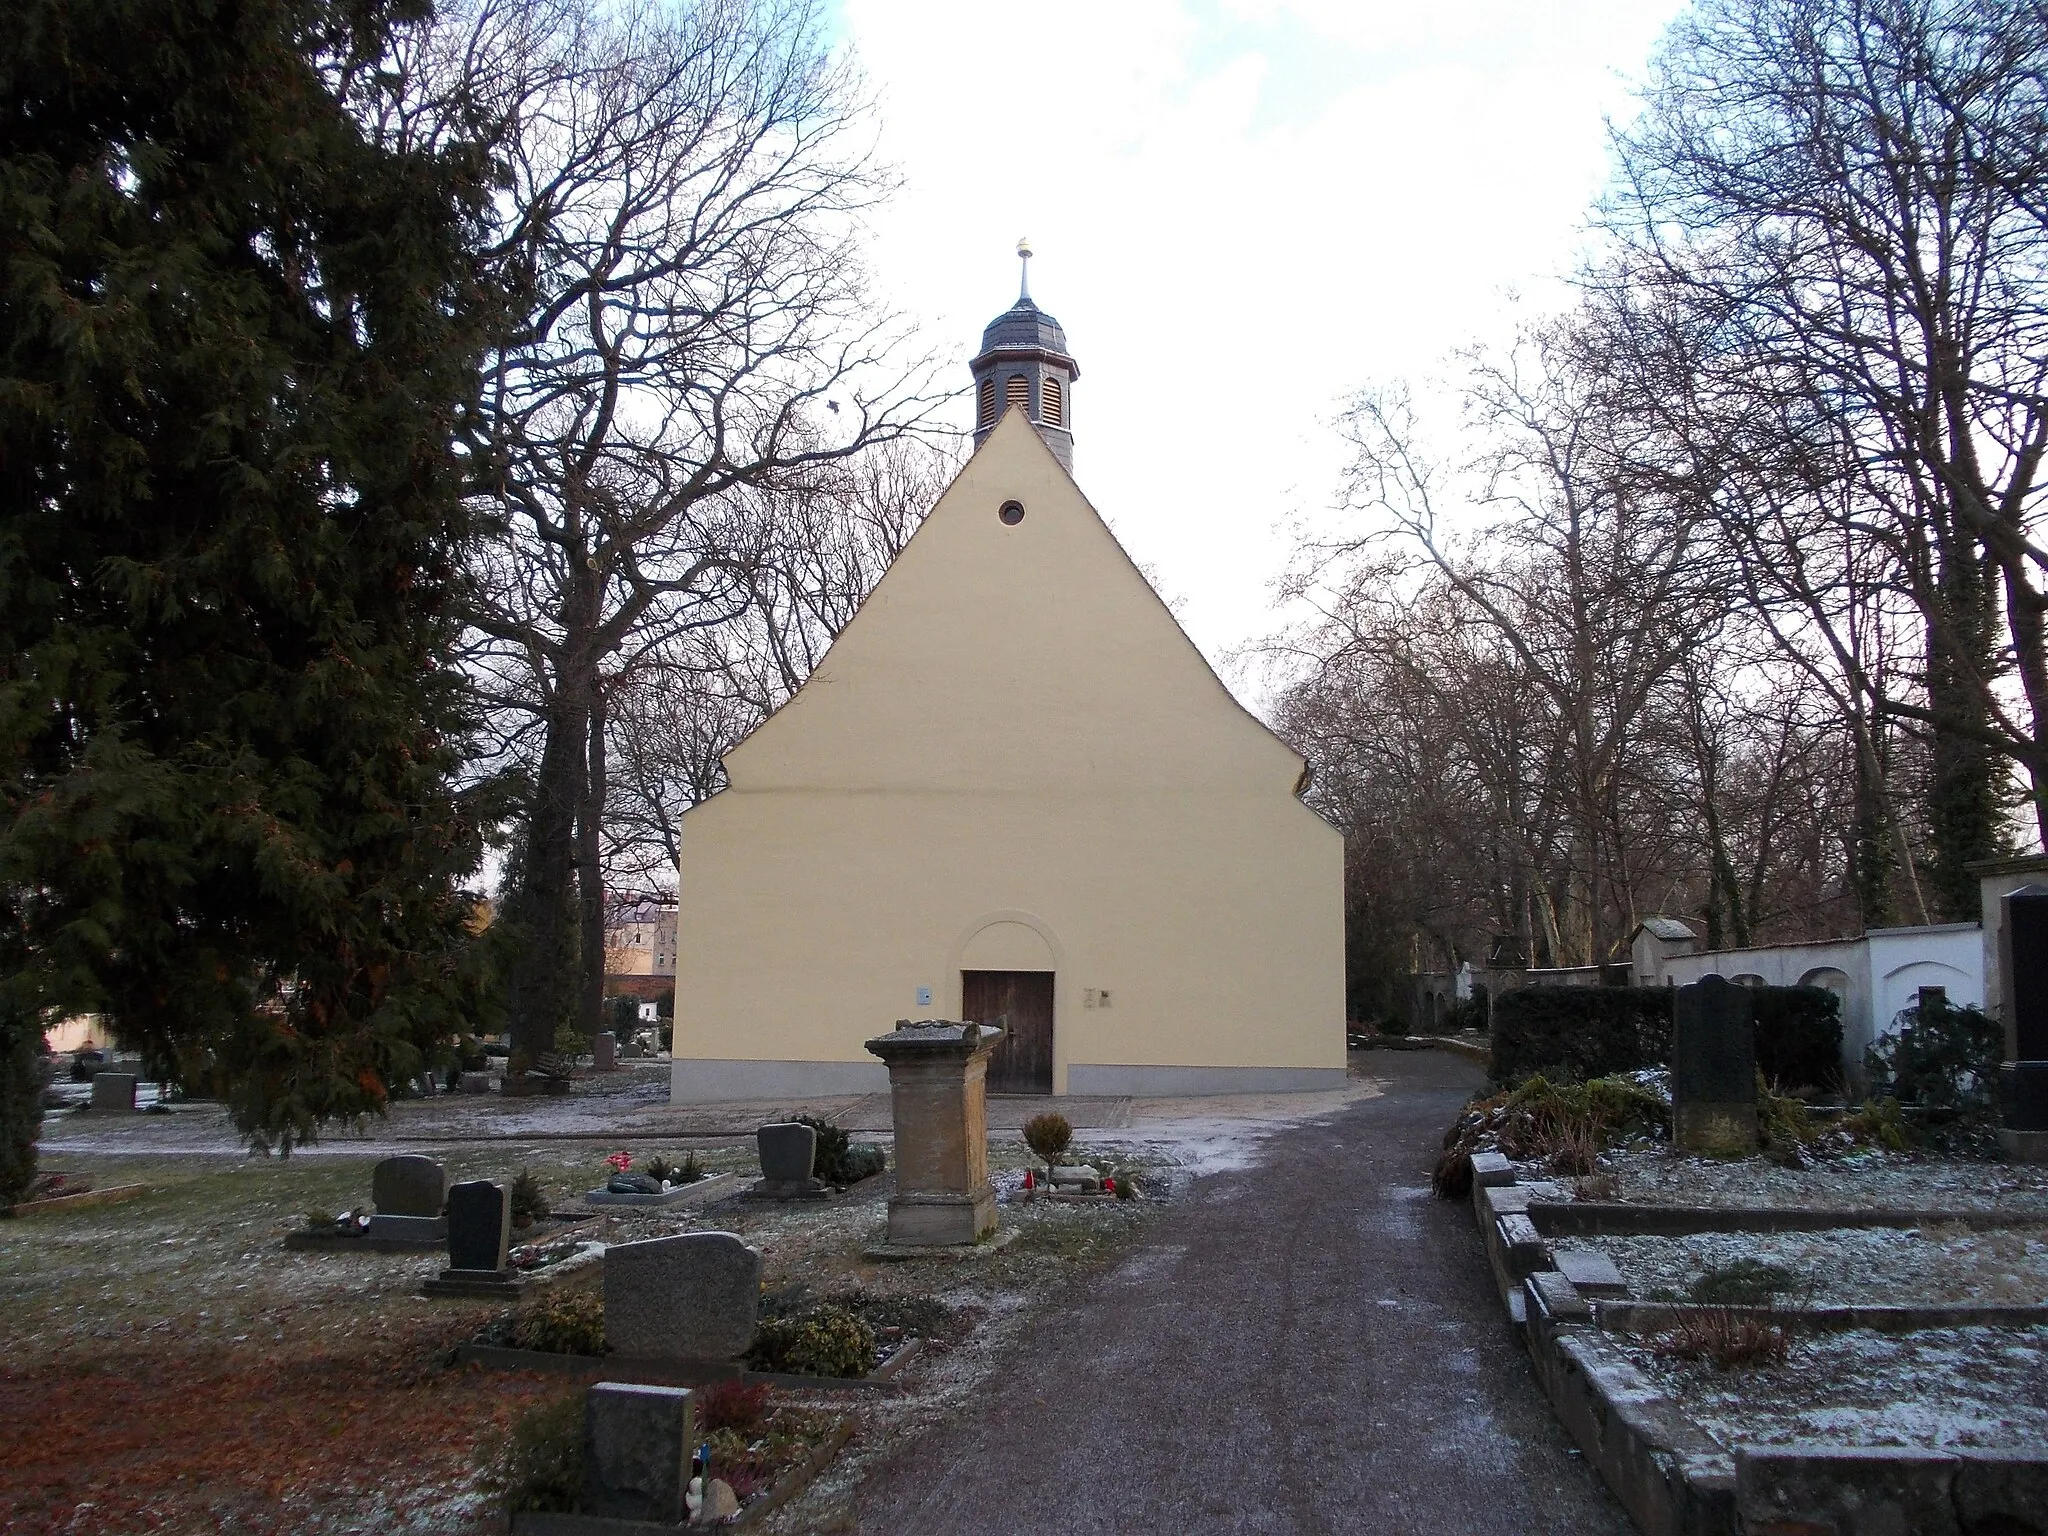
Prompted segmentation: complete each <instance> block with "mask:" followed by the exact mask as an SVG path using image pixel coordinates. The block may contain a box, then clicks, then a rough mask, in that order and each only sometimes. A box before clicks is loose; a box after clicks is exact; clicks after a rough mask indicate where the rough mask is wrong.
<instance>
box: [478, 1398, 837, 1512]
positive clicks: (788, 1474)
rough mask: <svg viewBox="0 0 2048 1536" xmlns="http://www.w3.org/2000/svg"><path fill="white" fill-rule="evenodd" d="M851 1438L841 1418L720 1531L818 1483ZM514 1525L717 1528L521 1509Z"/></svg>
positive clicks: (769, 1508) (771, 1507)
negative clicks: (819, 1477) (764, 1491)
mask: <svg viewBox="0 0 2048 1536" xmlns="http://www.w3.org/2000/svg"><path fill="white" fill-rule="evenodd" d="M852 1438H853V1420H852V1419H850V1418H844V1417H842V1418H841V1419H840V1420H839V1421H838V1422H837V1423H835V1424H834V1425H833V1426H832V1429H831V1431H830V1432H829V1433H828V1434H827V1435H826V1436H825V1438H824V1440H822V1441H821V1442H819V1443H818V1444H817V1445H814V1446H812V1447H811V1448H810V1450H808V1451H807V1452H805V1453H804V1459H803V1460H802V1461H800V1462H797V1463H796V1464H795V1465H793V1466H791V1467H790V1468H788V1469H787V1470H786V1471H785V1472H784V1473H783V1474H782V1476H780V1477H778V1478H777V1479H775V1481H774V1482H773V1483H772V1484H770V1485H769V1488H768V1491H767V1493H765V1494H763V1495H762V1496H761V1497H760V1498H758V1499H756V1500H755V1501H754V1502H753V1503H751V1504H749V1505H747V1506H746V1508H744V1509H742V1510H741V1511H740V1512H739V1513H738V1514H737V1515H735V1516H733V1517H732V1518H731V1519H730V1520H726V1521H722V1522H720V1524H719V1525H718V1526H717V1527H716V1529H719V1530H726V1531H736V1530H743V1529H745V1528H746V1527H747V1526H750V1525H753V1524H755V1523H756V1522H758V1521H761V1520H765V1519H767V1518H768V1516H769V1515H771V1514H773V1513H774V1512H775V1511H776V1510H778V1509H780V1508H782V1506H783V1505H785V1504H787V1503H788V1502H789V1501H790V1500H792V1499H794V1498H795V1497H796V1496H797V1495H798V1494H800V1493H802V1492H803V1491H804V1490H805V1489H806V1488H809V1487H810V1486H811V1484H812V1483H814V1482H816V1481H817V1480H818V1474H819V1473H821V1472H823V1471H824V1470H825V1469H826V1468H827V1467H829V1466H831V1465H832V1463H833V1461H834V1460H835V1459H836V1458H837V1457H838V1455H839V1453H840V1451H841V1450H843V1449H844V1448H845V1446H846V1442H847V1441H849V1440H851V1439H852ZM511 1527H512V1536H677V1533H679V1532H682V1531H690V1530H710V1529H713V1527H710V1526H692V1525H664V1524H662V1523H661V1522H660V1521H658V1520H623V1519H619V1518H617V1517H615V1516H611V1515H569V1514H553V1513H541V1512H538V1511H529V1510H521V1511H520V1512H519V1513H518V1514H516V1515H514V1516H513V1517H512V1521H511Z"/></svg>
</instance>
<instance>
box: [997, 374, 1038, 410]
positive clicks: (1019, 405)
mask: <svg viewBox="0 0 2048 1536" xmlns="http://www.w3.org/2000/svg"><path fill="white" fill-rule="evenodd" d="M1003 409H1004V410H1007V411H1023V412H1025V413H1026V414H1029V412H1030V410H1031V381H1030V380H1029V379H1027V378H1026V377H1025V376H1024V375H1023V374H1021V373H1013V374H1011V375H1010V376H1009V377H1008V378H1007V379H1005V380H1004V381H1003Z"/></svg>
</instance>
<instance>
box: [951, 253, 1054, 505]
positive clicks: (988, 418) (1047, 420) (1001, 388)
mask: <svg viewBox="0 0 2048 1536" xmlns="http://www.w3.org/2000/svg"><path fill="white" fill-rule="evenodd" d="M1017 262H1018V268H1019V271H1018V279H1017V302H1016V303H1015V304H1013V305H1011V306H1010V307H1009V308H1008V309H1006V310H1004V311H1003V312H1002V313H1001V314H1000V315H997V316H996V317H995V319H993V320H991V321H990V322H989V323H988V328H987V329H986V330H984V331H983V332H982V333H981V353H980V355H979V356H977V357H976V358H975V359H974V361H973V362H971V363H969V364H968V367H969V368H970V369H971V370H972V371H973V374H974V443H975V446H976V447H980V446H981V441H982V439H983V438H985V437H987V436H988V434H989V433H990V431H992V430H993V429H994V427H995V424H996V422H997V420H998V419H999V418H1000V417H1001V416H1002V414H1003V413H1004V412H1005V411H1010V410H1021V411H1023V412H1024V414H1025V415H1026V416H1027V417H1029V418H1030V420H1031V424H1032V425H1033V426H1035V427H1037V428H1038V435H1039V436H1040V437H1042V438H1044V439H1045V442H1046V446H1047V447H1049V448H1051V449H1052V451H1053V457H1055V458H1057V459H1058V460H1059V461H1060V464H1061V466H1062V467H1063V468H1064V469H1065V470H1066V471H1067V473H1068V474H1072V473H1073V472H1074V430H1073V409H1074V401H1073V385H1074V380H1076V379H1078V378H1079V377H1080V376H1081V369H1080V365H1079V364H1077V363H1076V362H1075V361H1074V359H1073V358H1072V357H1071V356H1070V355H1069V354H1068V352H1067V333H1066V332H1065V331H1063V330H1061V329H1060V323H1059V321H1057V320H1055V319H1053V317H1052V316H1051V315H1048V314H1047V313H1046V312H1045V311H1044V310H1042V309H1040V308H1039V307H1038V306H1037V305H1036V304H1034V303H1032V302H1031V242H1030V241H1028V240H1019V241H1018V242H1017Z"/></svg>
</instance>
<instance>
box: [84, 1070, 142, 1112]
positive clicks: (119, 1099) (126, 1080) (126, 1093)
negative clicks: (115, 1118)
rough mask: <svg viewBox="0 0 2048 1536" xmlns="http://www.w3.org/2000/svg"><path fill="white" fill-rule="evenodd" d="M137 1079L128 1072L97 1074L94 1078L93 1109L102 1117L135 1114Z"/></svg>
mask: <svg viewBox="0 0 2048 1536" xmlns="http://www.w3.org/2000/svg"><path fill="white" fill-rule="evenodd" d="M135 1083H136V1079H135V1078H133V1077H131V1076H130V1075H129V1074H128V1073H126V1072H95V1073H94V1074H93V1078H92V1107H93V1110H94V1112H95V1113H97V1114H102V1115H132V1114H134V1113H135Z"/></svg>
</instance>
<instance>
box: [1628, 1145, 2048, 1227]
mask: <svg viewBox="0 0 2048 1536" xmlns="http://www.w3.org/2000/svg"><path fill="white" fill-rule="evenodd" d="M1601 1166H1602V1167H1603V1168H1604V1169H1606V1170H1607V1171H1609V1172H1611V1173H1613V1174H1615V1175H1616V1176H1617V1177H1618V1178H1619V1179H1620V1181H1621V1194H1620V1198H1621V1199H1623V1200H1627V1201H1630V1202H1633V1203H1636V1204H1642V1205H1711V1206H1792V1205H1797V1206H1808V1207H1812V1208H1815V1209H1821V1210H1870V1209H1878V1208H1882V1209H1888V1210H1909V1211H1991V1210H1998V1211H2021V1212H2026V1213H2029V1214H2031V1213H2035V1212H2038V1213H2039V1214H2040V1215H2041V1217H2042V1219H2043V1220H2048V1167H2040V1166H2031V1165H2027V1164H2020V1163H1990V1162H1978V1161H1970V1160H1964V1159H1950V1158H1936V1157H1922V1156H1918V1155H1915V1154H1909V1153H1897V1152H1883V1151H1877V1150H1871V1151H1865V1152H1858V1153H1854V1154H1852V1155H1848V1156H1843V1157H1833V1158H1826V1159H1822V1160H1817V1161H1815V1162H1813V1163H1810V1164H1809V1165H1808V1166H1806V1167H1804V1168H1782V1167H1779V1166H1778V1165H1777V1164H1775V1163H1772V1162H1769V1161H1766V1160H1765V1159H1764V1158H1761V1157H1748V1158H1743V1159H1740V1160H1739V1161H1722V1160H1716V1159H1713V1158H1702V1157H1685V1156H1681V1155H1680V1154H1678V1153H1676V1152H1672V1151H1670V1150H1669V1149H1668V1148H1654V1149H1653V1148H1643V1147H1638V1148H1627V1149H1620V1150H1616V1151H1612V1152H1608V1153H1606V1154H1605V1155H1603V1157H1602V1158H1601ZM1608 1198H1611V1197H1608Z"/></svg>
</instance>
